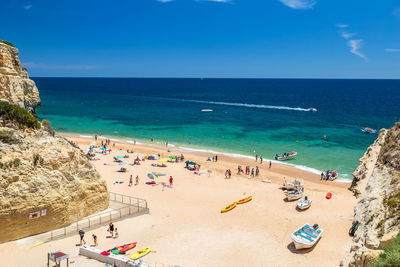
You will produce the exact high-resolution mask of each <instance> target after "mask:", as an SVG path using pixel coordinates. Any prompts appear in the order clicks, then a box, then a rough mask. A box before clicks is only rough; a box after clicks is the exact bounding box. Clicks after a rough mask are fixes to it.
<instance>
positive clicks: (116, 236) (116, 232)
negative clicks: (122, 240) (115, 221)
mask: <svg viewBox="0 0 400 267" xmlns="http://www.w3.org/2000/svg"><path fill="white" fill-rule="evenodd" d="M114 233H115V237H114V238H118V237H119V234H118V229H117V228H115V231H114Z"/></svg>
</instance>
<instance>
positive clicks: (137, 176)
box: [135, 175, 139, 185]
mask: <svg viewBox="0 0 400 267" xmlns="http://www.w3.org/2000/svg"><path fill="white" fill-rule="evenodd" d="M138 184H139V175H136V183H135V185H138Z"/></svg>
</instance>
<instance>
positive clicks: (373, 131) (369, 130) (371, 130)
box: [360, 127, 376, 134]
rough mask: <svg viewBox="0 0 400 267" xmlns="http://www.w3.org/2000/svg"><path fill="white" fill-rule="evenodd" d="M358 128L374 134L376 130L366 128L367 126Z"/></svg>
mask: <svg viewBox="0 0 400 267" xmlns="http://www.w3.org/2000/svg"><path fill="white" fill-rule="evenodd" d="M360 130H361V132H363V133H370V134H375V133H376V130H375V129H372V128H368V127H365V128H361V129H360Z"/></svg>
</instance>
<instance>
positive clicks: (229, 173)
mask: <svg viewBox="0 0 400 267" xmlns="http://www.w3.org/2000/svg"><path fill="white" fill-rule="evenodd" d="M228 175H229V179H231V177H232V172H231V169H229V170H228Z"/></svg>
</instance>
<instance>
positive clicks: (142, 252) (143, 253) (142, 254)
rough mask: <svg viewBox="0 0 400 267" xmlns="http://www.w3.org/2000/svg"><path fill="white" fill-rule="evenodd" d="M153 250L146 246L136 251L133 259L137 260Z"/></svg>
mask: <svg viewBox="0 0 400 267" xmlns="http://www.w3.org/2000/svg"><path fill="white" fill-rule="evenodd" d="M150 252H151V248H145V249H142V250H139V251H136V252H135V253H133V254H132V256H131V259H132V260H137V259H139V258H141V257H143V256H145V255H147V254H149V253H150Z"/></svg>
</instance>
